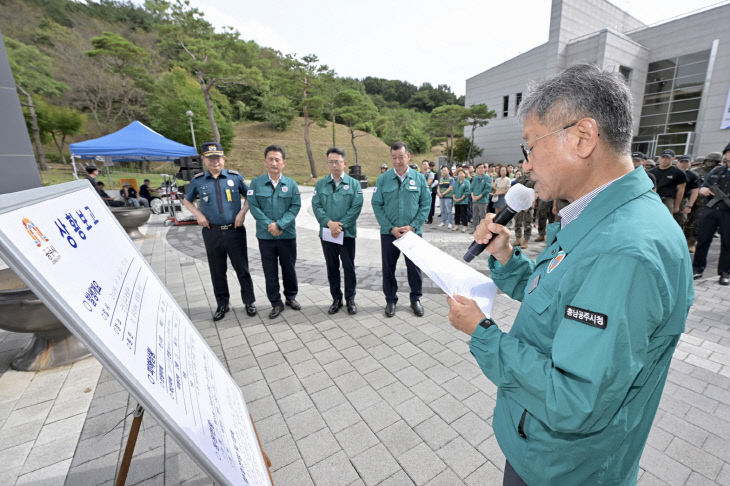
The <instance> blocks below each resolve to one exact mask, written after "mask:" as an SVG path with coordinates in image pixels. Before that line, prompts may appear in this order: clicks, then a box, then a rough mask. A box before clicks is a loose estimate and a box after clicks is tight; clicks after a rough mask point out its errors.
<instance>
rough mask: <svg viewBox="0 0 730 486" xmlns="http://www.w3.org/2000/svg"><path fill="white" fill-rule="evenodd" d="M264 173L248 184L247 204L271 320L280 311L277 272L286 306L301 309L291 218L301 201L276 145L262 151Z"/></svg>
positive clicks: (279, 149)
mask: <svg viewBox="0 0 730 486" xmlns="http://www.w3.org/2000/svg"><path fill="white" fill-rule="evenodd" d="M264 164H265V165H266V172H267V173H266V174H264V175H262V176H259V177H257V178H256V179H254V180H253V181H251V189H249V191H248V194H249V205H250V206H251V214H252V215H253V217H254V219H256V238H258V240H259V251H260V252H261V264H262V265H263V267H264V277H265V278H266V296H267V297H268V298H269V302H271V312H270V313H269V318H270V319H274V318H276V317H278V316H279V314H281V312H282V311H283V310H284V305H283V304H282V302H281V294H280V293H279V270H278V269H277V266H276V265H277V263H278V264H279V265H280V266H281V277H282V280H283V282H284V297H285V300H286V305H288V306H289V307H291V308H292V309H294V310H300V309H301V308H302V306H301V305H299V302H297V300H296V297H297V292H298V291H299V286H298V284H297V271H296V268H295V266H296V262H297V240H296V238H297V231H296V226H295V219H296V217H297V214H299V209H300V208H301V206H302V201H301V198H300V196H299V186H297V183H296V182H294V180H293V179H290V178H289V177H286V176H285V175H284V174H283V173H282V171H283V170H284V167H286V152H284V149H283V148H282V147H280V146H278V145H269V146H268V147H266V149H264Z"/></svg>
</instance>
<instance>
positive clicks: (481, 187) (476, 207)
mask: <svg viewBox="0 0 730 486" xmlns="http://www.w3.org/2000/svg"><path fill="white" fill-rule="evenodd" d="M491 192H492V178H491V177H489V176H488V175H487V174H484V175H481V176H474V178H473V179H472V180H471V194H472V196H482V197H481V198H480V199H478V200H476V201H474V200H472V209H473V215H474V227H475V228H476V227H477V226H479V223H481V221H482V220H483V219H484V217H485V216H486V215H487V206H489V194H491Z"/></svg>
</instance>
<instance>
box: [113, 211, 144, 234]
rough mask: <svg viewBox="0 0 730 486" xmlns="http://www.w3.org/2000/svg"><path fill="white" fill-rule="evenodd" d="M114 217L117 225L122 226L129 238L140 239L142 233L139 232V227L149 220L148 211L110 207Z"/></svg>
mask: <svg viewBox="0 0 730 486" xmlns="http://www.w3.org/2000/svg"><path fill="white" fill-rule="evenodd" d="M109 209H111V210H112V213H114V216H116V218H117V221H119V224H121V225H122V227H123V228H124V230H125V231H126V232H127V234H128V235H129V237H130V238H132V239H135V238H142V236H143V235H142V233H140V232H139V227H140V226H142V225H143V224H145V223H147V220H149V219H150V214H151V213H150V210H149V209H147V208H145V207H141V208H115V207H110V208H109Z"/></svg>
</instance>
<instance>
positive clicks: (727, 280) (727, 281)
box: [718, 272, 730, 285]
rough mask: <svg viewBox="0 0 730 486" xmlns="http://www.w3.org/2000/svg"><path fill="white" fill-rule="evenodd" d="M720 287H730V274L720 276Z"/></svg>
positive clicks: (725, 273)
mask: <svg viewBox="0 0 730 486" xmlns="http://www.w3.org/2000/svg"><path fill="white" fill-rule="evenodd" d="M718 283H719V284H720V285H730V273H728V272H724V273H722V274H720V282H718Z"/></svg>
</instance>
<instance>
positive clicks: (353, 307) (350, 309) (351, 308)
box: [347, 300, 357, 315]
mask: <svg viewBox="0 0 730 486" xmlns="http://www.w3.org/2000/svg"><path fill="white" fill-rule="evenodd" d="M347 313H348V314H350V315H352V314H357V304H355V301H354V300H348V301H347Z"/></svg>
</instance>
